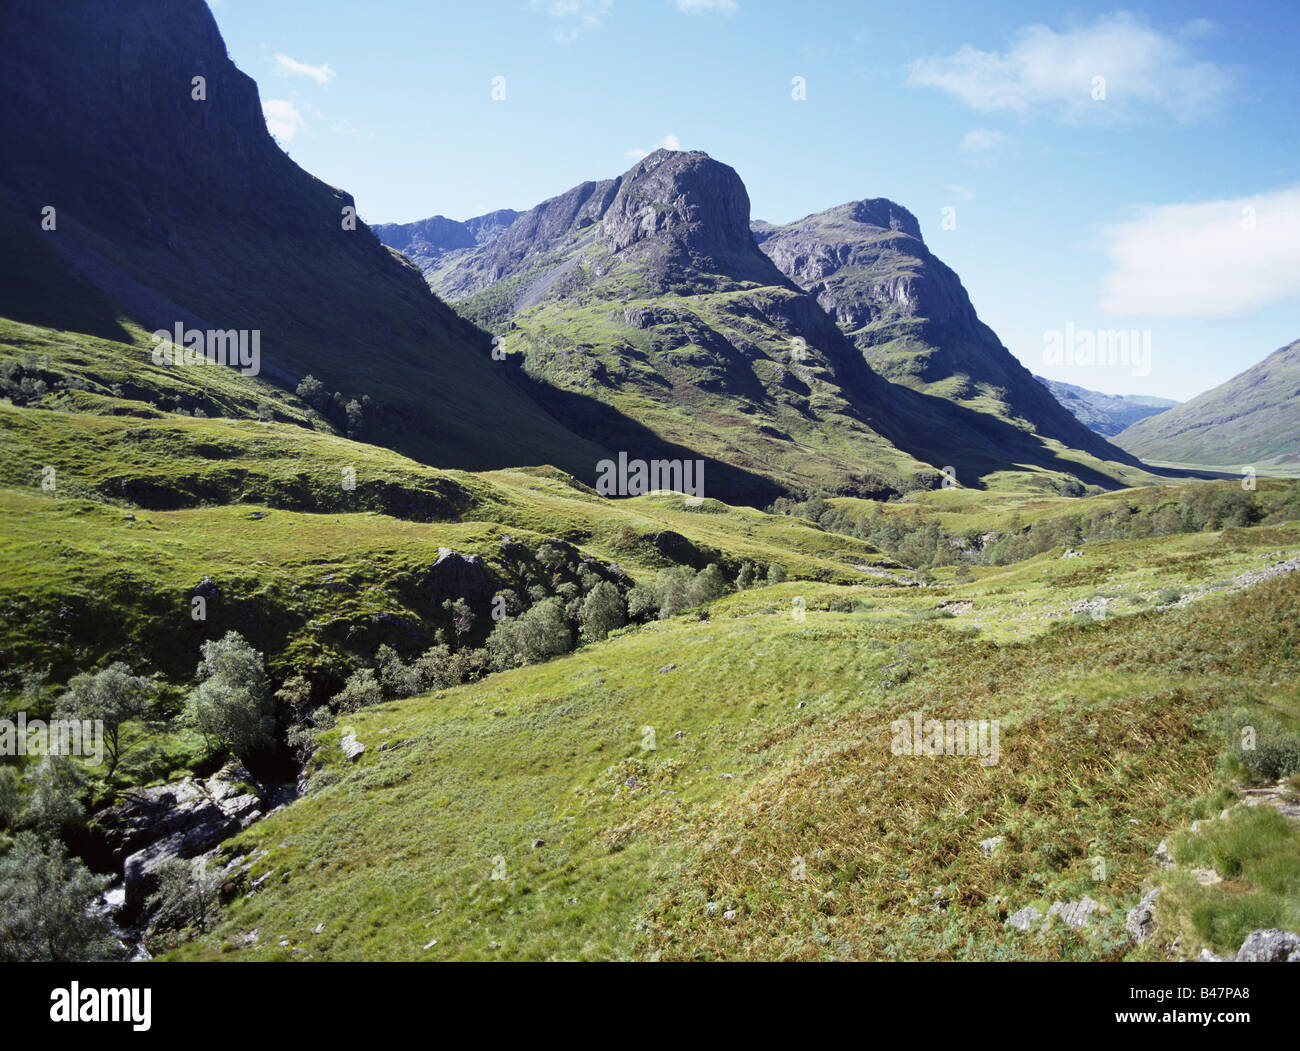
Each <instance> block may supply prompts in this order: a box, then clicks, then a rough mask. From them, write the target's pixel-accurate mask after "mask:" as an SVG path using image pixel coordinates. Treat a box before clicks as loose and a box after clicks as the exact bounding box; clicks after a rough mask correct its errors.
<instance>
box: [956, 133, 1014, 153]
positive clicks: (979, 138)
mask: <svg viewBox="0 0 1300 1051" xmlns="http://www.w3.org/2000/svg"><path fill="white" fill-rule="evenodd" d="M1010 141H1011V136H1010V135H1008V134H1006V133H1005V132H1001V131H993V130H992V129H990V128H972V129H971V130H970V131H968V132H967V133H966V134H965V135H963V136H962V137H961V152H962V153H966V154H976V155H979V154H987V153H992V152H993V151H994V150H997V149H1000V148H1001V147H1003V146H1005V145H1006V144H1007V143H1008V142H1010Z"/></svg>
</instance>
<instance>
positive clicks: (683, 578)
mask: <svg viewBox="0 0 1300 1051" xmlns="http://www.w3.org/2000/svg"><path fill="white" fill-rule="evenodd" d="M694 580H695V574H694V573H693V572H692V571H691V569H690V567H689V566H673V567H672V568H671V569H661V570H660V571H659V577H658V579H657V580H656V581H655V592H656V593H657V594H658V596H659V619H660V620H667V619H668V618H669V617H675V616H677V614H679V613H680V612H682V610H684V609H686V608H688V607H689V606H690V605H691V600H690V594H689V589H690V586H691V584H692V583H693V581H694Z"/></svg>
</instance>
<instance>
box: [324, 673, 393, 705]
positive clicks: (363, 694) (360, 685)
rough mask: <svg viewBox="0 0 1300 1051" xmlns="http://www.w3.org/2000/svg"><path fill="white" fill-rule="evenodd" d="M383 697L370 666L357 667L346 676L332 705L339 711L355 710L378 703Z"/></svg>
mask: <svg viewBox="0 0 1300 1051" xmlns="http://www.w3.org/2000/svg"><path fill="white" fill-rule="evenodd" d="M383 699H384V688H383V687H382V686H381V685H380V683H379V680H378V679H377V678H376V677H375V673H374V672H373V671H372V670H371V669H370V668H358V669H357V670H356V671H354V672H353V673H352V674H351V675H349V676H348V681H347V682H345V683H344V684H343V689H341V690H340V691H339V692H338V693H336V694H335V695H334V707H335V708H337V709H338V710H339V711H341V712H355V711H357V709H359V708H367V707H369V706H370V705H372V704H379V702H380V701H382V700H383Z"/></svg>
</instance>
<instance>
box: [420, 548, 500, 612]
mask: <svg viewBox="0 0 1300 1051" xmlns="http://www.w3.org/2000/svg"><path fill="white" fill-rule="evenodd" d="M428 586H429V588H430V589H432V591H433V593H434V594H435V595H437V596H438V597H440V598H447V599H453V600H455V599H458V598H463V599H464V600H465V601H466V602H467V603H469V605H471V606H474V607H480V608H481V607H482V606H485V605H487V604H488V603H489V602H490V601H492V593H493V588H492V580H491V578H490V577H489V576H488V574H487V568H486V566H484V564H483V559H481V558H480V557H479V556H478V555H462V554H460V553H459V552H457V551H453V550H452V549H451V548H449V547H440V548H438V561H437V562H435V563H434V564H433V566H432V567H431V568H430V570H429V577H428Z"/></svg>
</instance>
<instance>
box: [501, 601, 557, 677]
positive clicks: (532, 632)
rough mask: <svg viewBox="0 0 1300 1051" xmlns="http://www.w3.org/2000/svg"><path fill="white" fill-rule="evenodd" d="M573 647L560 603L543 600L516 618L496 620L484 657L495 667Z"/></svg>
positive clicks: (527, 661)
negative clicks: (486, 653) (486, 655)
mask: <svg viewBox="0 0 1300 1051" xmlns="http://www.w3.org/2000/svg"><path fill="white" fill-rule="evenodd" d="M572 648H573V635H572V632H570V630H569V625H568V622H567V621H566V620H565V619H564V603H563V602H562V601H561V600H560V599H558V598H548V599H543V600H542V601H540V602H538V603H537V604H536V605H535V606H531V607H529V608H528V609H527V610H526V611H525V612H523V613H521V614H520V615H519V616H518V617H508V618H506V619H505V620H502V621H499V622H498V623H497V626H496V627H495V628H493V629H492V634H491V635H489V636H488V640H487V651H488V660H489V662H490V663H491V665H492V667H493V668H494V669H496V670H501V669H503V668H514V667H517V666H519V665H521V664H535V663H537V662H538V661H544V660H546V659H548V658H550V657H558V656H559V655H560V654H561V653H568V652H569V650H571V649H572Z"/></svg>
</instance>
